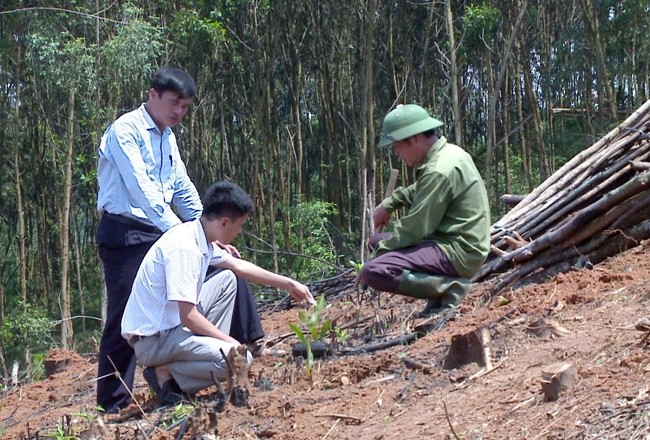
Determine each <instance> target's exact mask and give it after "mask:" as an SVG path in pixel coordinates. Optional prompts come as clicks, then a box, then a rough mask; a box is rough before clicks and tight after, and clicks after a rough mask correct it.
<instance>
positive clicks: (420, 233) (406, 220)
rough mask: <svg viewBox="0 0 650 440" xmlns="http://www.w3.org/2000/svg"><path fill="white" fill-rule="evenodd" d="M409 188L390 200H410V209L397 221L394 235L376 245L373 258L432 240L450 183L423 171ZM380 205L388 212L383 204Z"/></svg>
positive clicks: (447, 200)
mask: <svg viewBox="0 0 650 440" xmlns="http://www.w3.org/2000/svg"><path fill="white" fill-rule="evenodd" d="M408 189H410V190H411V191H410V192H406V191H402V192H400V193H398V197H397V198H394V197H391V199H393V200H396V201H410V202H411V203H410V209H409V211H408V214H407V215H405V216H404V217H402V218H400V219H399V220H397V222H396V224H395V228H394V232H393V235H392V236H391V237H389V238H387V239H385V240H382V241H380V242H379V244H378V246H377V249H376V255H380V254H382V253H384V252H386V251H390V250H395V249H401V248H405V247H409V246H414V245H416V244H419V243H421V242H422V241H423V240H425V239H427V238H428V237H431V236H432V235H433V233H434V232H435V231H436V229H437V228H438V225H439V224H440V220H441V219H442V218H443V216H444V214H445V212H446V211H447V206H448V205H449V203H451V200H452V187H451V185H450V183H449V181H448V180H447V178H446V177H445V176H443V175H442V174H440V173H437V172H435V171H424V172H423V174H422V175H421V176H419V178H418V180H417V182H416V183H415V184H413V185H411V186H410V187H409V188H408ZM396 192H397V191H396ZM405 194H408V195H409V196H410V197H411V198H410V199H409V198H407V197H406V196H405ZM386 200H389V199H386ZM382 206H384V207H385V208H387V209H389V207H388V206H386V205H385V204H384V203H383V202H382Z"/></svg>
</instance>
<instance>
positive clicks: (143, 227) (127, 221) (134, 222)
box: [102, 212, 162, 234]
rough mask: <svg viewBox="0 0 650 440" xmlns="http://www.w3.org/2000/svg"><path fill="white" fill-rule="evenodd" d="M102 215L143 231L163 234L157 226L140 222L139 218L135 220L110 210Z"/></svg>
mask: <svg viewBox="0 0 650 440" xmlns="http://www.w3.org/2000/svg"><path fill="white" fill-rule="evenodd" d="M102 217H106V218H107V219H110V220H113V221H116V222H119V223H122V224H124V225H127V226H129V227H131V228H133V229H137V230H138V231H142V232H147V233H149V234H162V231H161V230H160V229H158V228H157V227H155V226H152V225H148V224H146V223H142V222H139V221H137V220H134V219H132V218H130V217H126V216H124V215H118V214H111V213H110V212H104V214H103V215H102Z"/></svg>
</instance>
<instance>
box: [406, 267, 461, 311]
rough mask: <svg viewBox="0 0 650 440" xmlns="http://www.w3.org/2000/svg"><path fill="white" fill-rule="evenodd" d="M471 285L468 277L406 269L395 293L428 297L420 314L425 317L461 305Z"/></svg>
mask: <svg viewBox="0 0 650 440" xmlns="http://www.w3.org/2000/svg"><path fill="white" fill-rule="evenodd" d="M471 286H472V284H471V282H470V280H469V279H467V278H462V277H449V276H446V275H431V274H428V273H421V272H411V271H409V270H405V271H403V272H402V278H401V279H400V283H399V285H398V286H397V289H396V290H395V293H399V294H400V295H406V296H411V297H413V298H420V299H428V301H427V305H426V307H425V308H424V310H423V311H422V312H420V314H419V315H418V316H420V317H425V316H431V315H435V314H436V313H440V312H441V311H442V310H445V309H451V308H453V307H456V306H457V305H459V304H460V303H461V302H462V300H463V298H465V296H466V295H467V293H468V292H469V290H470V288H471Z"/></svg>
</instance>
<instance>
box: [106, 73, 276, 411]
mask: <svg viewBox="0 0 650 440" xmlns="http://www.w3.org/2000/svg"><path fill="white" fill-rule="evenodd" d="M195 93H196V84H195V83H194V80H193V79H192V78H191V77H190V76H189V75H188V74H187V73H186V72H184V71H183V70H181V69H177V68H170V67H164V68H162V69H160V70H158V71H157V72H156V73H155V74H154V75H153V78H152V80H151V88H150V89H149V92H148V97H147V100H146V102H145V103H143V104H142V105H141V106H140V107H139V108H137V109H136V110H133V111H131V112H129V113H126V114H124V115H122V116H121V117H119V118H118V119H117V120H116V121H115V122H114V123H113V124H112V125H110V126H109V127H108V129H107V130H106V132H105V133H104V135H103V136H102V139H101V143H100V145H99V151H98V154H99V161H98V169H97V180H98V183H99V194H98V200H97V209H98V211H99V213H100V215H101V219H100V222H99V226H98V228H97V245H98V247H99V256H100V258H101V260H102V265H103V267H104V277H105V280H106V296H107V316H106V323H105V325H104V330H103V333H102V339H101V343H100V347H99V366H98V380H97V404H98V405H99V406H100V407H101V408H102V409H103V410H104V411H105V412H107V413H115V412H118V411H119V410H120V409H121V408H124V407H126V406H128V405H129V403H130V402H131V393H130V390H131V388H132V386H133V379H134V374H135V366H136V358H135V354H134V353H133V349H132V348H131V346H130V345H129V344H128V343H127V342H126V341H125V340H124V338H122V335H121V328H120V323H121V320H122V315H123V313H124V307H125V306H126V302H127V300H128V299H129V294H130V293H131V288H132V286H133V280H134V278H135V275H136V272H137V270H138V267H139V266H140V263H141V262H142V260H143V258H144V256H145V254H146V253H147V251H148V250H149V248H150V247H151V246H152V245H153V244H154V242H155V241H156V240H158V238H159V237H160V236H161V235H162V233H163V232H165V231H166V230H168V229H170V228H171V227H172V226H175V225H177V224H179V223H182V222H186V221H191V220H195V219H198V218H200V217H201V212H202V210H203V206H202V204H201V199H200V197H199V195H198V192H197V190H196V187H195V186H194V184H193V183H192V181H191V180H190V178H189V177H188V175H187V171H186V169H185V164H184V163H183V160H182V159H181V156H180V154H179V151H178V146H177V144H176V137H175V136H174V133H173V131H172V127H175V126H176V125H178V124H179V123H180V122H181V120H182V119H183V117H184V116H185V114H186V113H187V111H188V110H189V107H190V105H191V104H192V101H193V97H194V94H195ZM172 208H175V209H172ZM177 213H178V214H177ZM223 247H224V248H225V249H226V250H227V251H228V252H229V253H231V254H233V255H235V256H239V254H238V253H237V250H236V249H235V248H234V247H232V246H229V245H225V246H223ZM233 321H234V322H236V323H238V324H239V327H240V331H241V332H242V334H236V332H233V333H232V336H233V337H234V338H236V339H237V340H239V341H240V342H241V343H246V344H248V345H249V346H252V345H253V346H254V344H253V343H254V341H255V340H257V339H259V338H261V337H262V336H264V332H263V330H262V327H261V322H260V320H259V316H258V315H257V310H256V309H255V303H254V299H253V297H252V294H251V292H250V288H249V286H248V285H247V284H246V283H245V282H243V280H242V281H241V282H240V281H239V280H238V292H237V300H236V305H235V311H234V316H233ZM258 351H259V350H258ZM125 385H126V386H125Z"/></svg>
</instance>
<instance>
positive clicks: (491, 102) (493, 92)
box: [485, 0, 528, 196]
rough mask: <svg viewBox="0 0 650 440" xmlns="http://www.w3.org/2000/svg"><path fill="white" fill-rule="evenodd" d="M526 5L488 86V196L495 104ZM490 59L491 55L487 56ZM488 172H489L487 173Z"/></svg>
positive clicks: (492, 152)
mask: <svg viewBox="0 0 650 440" xmlns="http://www.w3.org/2000/svg"><path fill="white" fill-rule="evenodd" d="M527 7H528V0H523V2H522V4H521V5H520V6H519V8H520V9H519V15H517V18H516V20H515V23H514V24H513V26H512V30H511V31H510V35H509V36H508V40H507V41H506V42H505V46H504V48H503V52H502V53H501V54H499V65H498V72H497V76H496V78H495V79H494V84H493V85H492V86H490V88H489V90H488V139H487V152H486V155H485V169H486V180H487V182H486V186H487V188H486V189H487V191H488V196H490V193H491V189H490V186H491V182H490V180H491V177H492V161H493V158H494V148H495V142H496V104H497V99H498V97H499V93H500V91H501V89H502V87H503V82H504V81H505V76H506V69H507V67H508V63H509V62H510V54H511V53H512V50H513V47H514V43H515V37H516V36H517V33H518V32H519V28H520V27H521V23H522V22H523V19H524V15H525V13H526V8H527ZM489 60H491V57H489ZM488 75H490V76H492V75H493V73H492V68H491V66H490V68H489V69H488ZM488 173H489V174H488Z"/></svg>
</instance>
